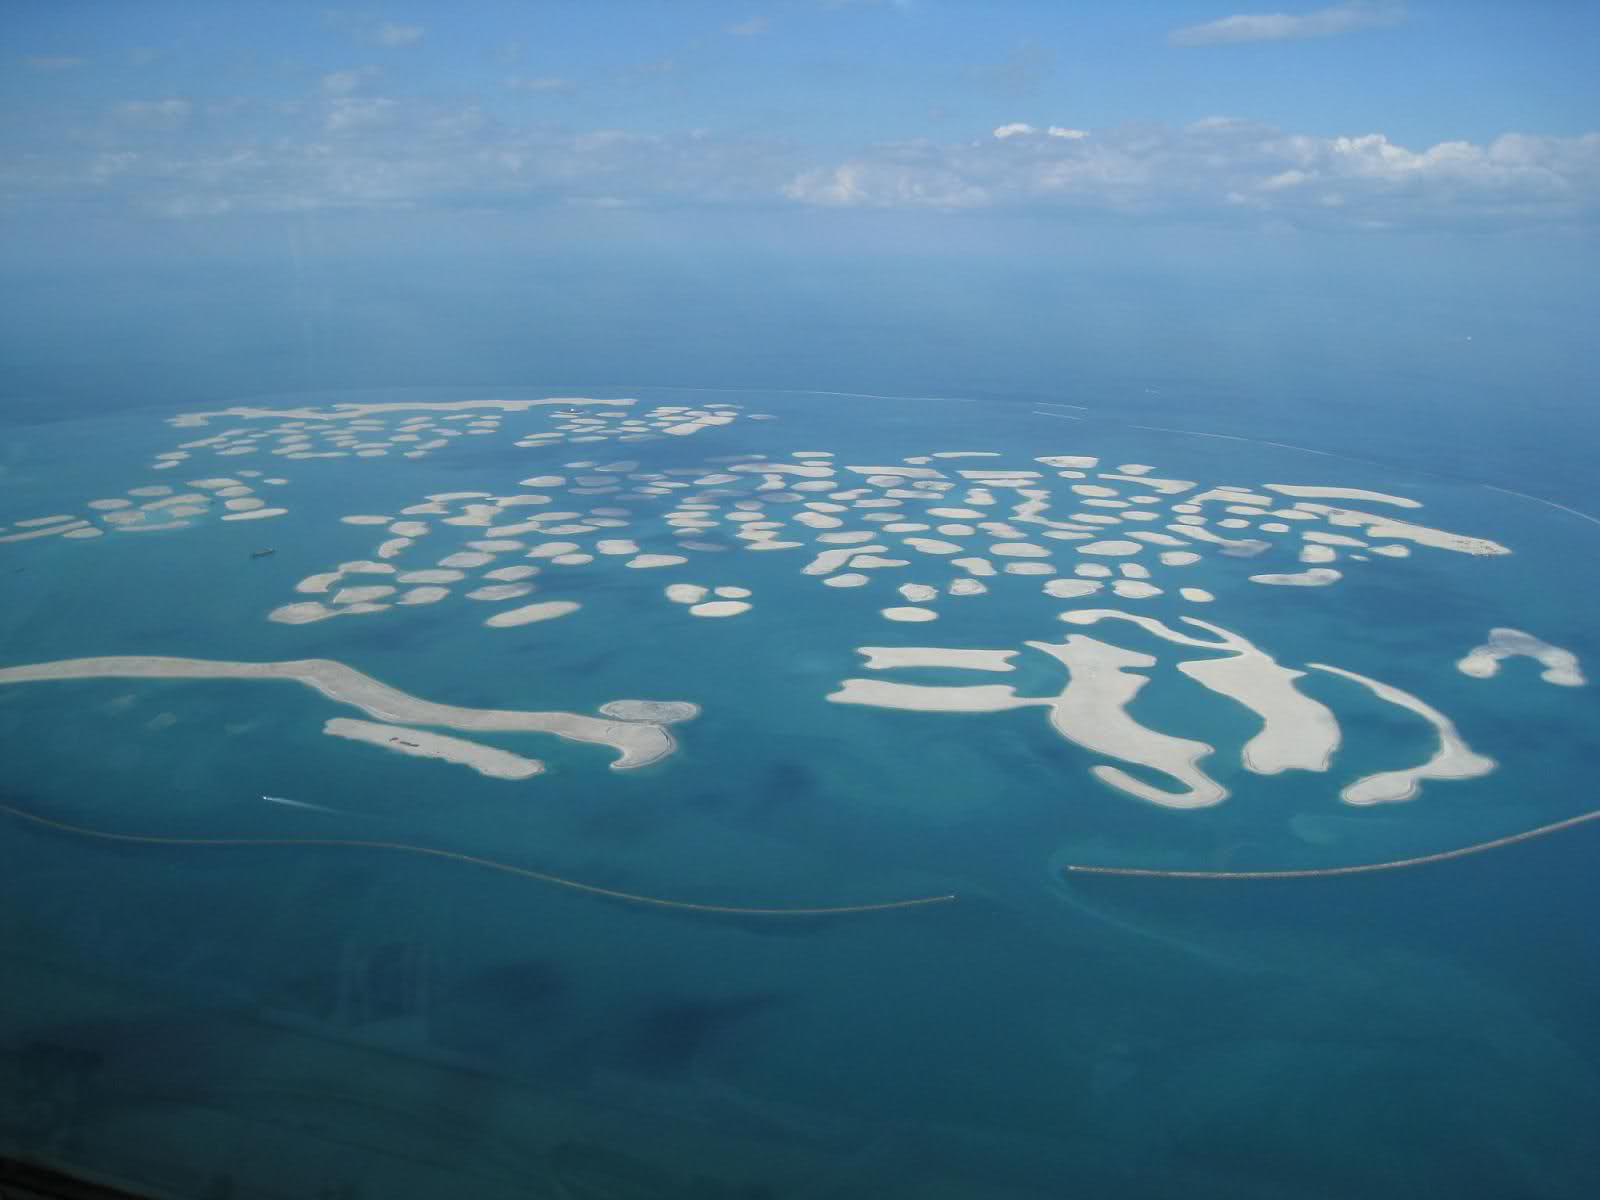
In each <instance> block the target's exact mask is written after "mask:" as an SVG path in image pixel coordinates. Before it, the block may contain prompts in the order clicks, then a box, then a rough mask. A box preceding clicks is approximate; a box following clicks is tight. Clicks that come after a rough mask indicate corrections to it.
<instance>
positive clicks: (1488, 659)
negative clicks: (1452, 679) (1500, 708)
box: [1456, 626, 1588, 687]
mask: <svg viewBox="0 0 1600 1200" xmlns="http://www.w3.org/2000/svg"><path fill="white" fill-rule="evenodd" d="M1504 658H1531V659H1533V660H1534V661H1535V662H1537V663H1538V664H1539V665H1540V666H1541V667H1543V668H1544V670H1543V671H1541V672H1539V678H1540V679H1542V680H1544V681H1545V682H1546V683H1553V684H1555V685H1556V686H1557V687H1582V686H1583V685H1584V684H1585V683H1587V682H1588V681H1587V680H1586V679H1585V678H1584V676H1583V669H1582V668H1581V667H1580V666H1579V665H1578V656H1577V655H1576V654H1574V653H1573V652H1572V651H1570V650H1563V649H1561V648H1560V647H1559V646H1552V645H1551V644H1550V643H1549V642H1545V641H1541V640H1540V639H1539V638H1536V637H1534V636H1533V634H1531V633H1523V632H1522V630H1520V629H1507V628H1505V627H1504V626H1501V627H1499V628H1495V629H1491V630H1490V631H1489V640H1488V641H1487V642H1485V643H1484V644H1483V645H1481V646H1475V647H1473V649H1472V650H1471V651H1469V652H1468V654H1467V656H1466V657H1465V658H1463V659H1462V660H1461V661H1460V662H1458V663H1456V669H1457V670H1459V671H1460V672H1461V673H1462V674H1463V675H1470V676H1472V677H1473V678H1474V679H1492V678H1493V677H1494V676H1496V675H1498V674H1499V673H1500V660H1501V659H1504Z"/></svg>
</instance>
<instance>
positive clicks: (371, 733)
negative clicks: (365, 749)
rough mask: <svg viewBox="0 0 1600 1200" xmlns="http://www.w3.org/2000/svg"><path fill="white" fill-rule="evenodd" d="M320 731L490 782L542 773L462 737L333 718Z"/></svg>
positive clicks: (531, 762)
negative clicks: (440, 764)
mask: <svg viewBox="0 0 1600 1200" xmlns="http://www.w3.org/2000/svg"><path fill="white" fill-rule="evenodd" d="M322 732H323V733H326V734H331V735H332V736H334V737H342V738H349V739H350V740H351V741H356V742H366V743H367V744H368V745H372V746H377V747H379V748H380V749H383V750H392V751H394V752H395V753H397V754H409V755H411V756H412V757H413V758H438V759H442V760H444V761H445V762H448V763H457V764H459V765H460V766H463V767H471V768H472V769H473V770H474V771H476V772H478V774H480V775H487V776H489V777H490V778H491V779H528V778H531V777H532V776H534V775H538V774H541V773H542V772H543V771H544V764H543V763H542V762H540V761H539V760H538V759H536V758H524V757H522V755H520V754H513V753H511V751H509V750H500V749H497V748H496V747H494V746H481V745H479V744H478V743H477V742H469V741H467V740H466V739H465V738H457V737H450V736H449V735H448V734H443V733H427V732H425V731H423V730H420V729H411V728H409V727H407V726H405V725H380V724H378V723H377V722H375V721H356V720H352V719H351V718H349V717H334V718H333V719H331V720H330V721H328V722H327V724H325V725H323V727H322Z"/></svg>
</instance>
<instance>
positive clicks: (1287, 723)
mask: <svg viewBox="0 0 1600 1200" xmlns="http://www.w3.org/2000/svg"><path fill="white" fill-rule="evenodd" d="M1061 619H1062V620H1063V621H1066V622H1069V623H1070V624H1073V625H1093V624H1095V623H1096V622H1098V621H1105V620H1112V621H1127V622H1129V623H1130V624H1133V625H1137V626H1139V628H1141V629H1143V630H1144V631H1145V632H1147V633H1152V634H1154V635H1155V636H1156V637H1159V638H1164V639H1165V640H1167V641H1169V642H1174V643H1176V644H1178V645H1180V646H1194V647H1197V648H1200V649H1204V650H1223V651H1229V652H1230V653H1229V654H1228V656H1227V657H1226V658H1197V659H1190V660H1188V661H1186V662H1180V663H1179V664H1178V670H1179V671H1181V672H1182V673H1183V674H1185V675H1187V676H1188V677H1189V678H1190V679H1193V680H1194V681H1195V682H1196V683H1198V684H1200V685H1201V686H1202V687H1205V688H1209V689H1210V690H1211V691H1213V692H1216V693H1217V694H1218V695H1219V696H1226V697H1227V698H1228V699H1230V700H1232V701H1234V703H1236V704H1239V705H1241V706H1243V707H1244V708H1247V709H1249V710H1250V711H1251V712H1253V713H1254V714H1255V715H1256V716H1257V717H1259V718H1260V720H1261V729H1260V731H1259V732H1258V733H1257V734H1256V735H1255V736H1254V737H1252V738H1251V739H1250V740H1249V741H1248V742H1246V743H1245V745H1244V750H1243V752H1242V754H1241V759H1242V761H1243V763H1244V765H1245V768H1246V769H1247V770H1249V771H1253V772H1255V773H1256V774H1257V775H1277V774H1279V773H1280V772H1283V771H1326V770H1327V769H1328V765H1329V763H1331V762H1332V760H1333V755H1334V752H1335V751H1336V750H1338V748H1339V741H1340V732H1339V721H1338V718H1337V717H1335V716H1334V715H1333V712H1332V710H1331V709H1329V708H1328V707H1327V705H1325V704H1321V703H1319V702H1318V701H1316V700H1313V699H1312V698H1311V697H1309V696H1307V695H1304V694H1303V693H1301V692H1300V691H1299V689H1298V688H1296V687H1295V682H1294V681H1295V680H1296V679H1301V678H1304V676H1305V672H1304V671H1296V670H1293V669H1292V668H1289V667H1285V666H1282V665H1280V664H1279V663H1278V662H1277V660H1276V659H1274V658H1273V657H1272V656H1271V655H1269V654H1267V653H1266V652H1265V651H1264V650H1262V649H1260V648H1259V647H1257V646H1256V645H1254V644H1253V643H1251V642H1250V641H1248V640H1246V639H1245V638H1243V637H1240V636H1239V635H1238V634H1236V633H1230V632H1229V631H1228V630H1226V629H1223V628H1222V627H1221V626H1218V625H1213V624H1211V622H1209V621H1202V620H1200V619H1199V618H1198V617H1184V618H1183V621H1184V623H1185V624H1188V625H1193V626H1195V627H1196V628H1197V629H1204V630H1206V631H1207V632H1208V633H1211V634H1214V635H1215V636H1216V638H1217V639H1218V640H1216V641H1207V640H1206V639H1205V638H1198V637H1195V636H1193V635H1192V634H1188V633H1184V632H1182V631H1181V630H1177V629H1173V628H1172V627H1171V626H1169V625H1166V624H1164V623H1162V622H1161V621H1158V620H1156V619H1155V618H1154V617H1145V616H1138V615H1135V614H1133V613H1124V612H1118V611H1116V610H1115V609H1109V608H1103V609H1102V608H1097V609H1078V610H1075V611H1072V612H1064V613H1062V614H1061Z"/></svg>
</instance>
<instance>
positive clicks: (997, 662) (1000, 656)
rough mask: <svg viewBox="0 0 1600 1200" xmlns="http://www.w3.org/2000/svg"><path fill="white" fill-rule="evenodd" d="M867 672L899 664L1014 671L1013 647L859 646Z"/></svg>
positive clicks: (893, 667)
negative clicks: (992, 648) (996, 648)
mask: <svg viewBox="0 0 1600 1200" xmlns="http://www.w3.org/2000/svg"><path fill="white" fill-rule="evenodd" d="M856 653H857V654H859V655H861V656H863V657H864V658H865V659H866V660H867V661H866V662H864V663H862V664H861V665H862V666H864V667H865V668H866V669H867V670H869V671H892V670H895V669H896V668H899V667H954V668H955V669H957V670H961V671H1014V670H1016V668H1015V667H1013V666H1012V665H1011V659H1013V658H1015V657H1016V656H1017V651H1015V650H946V649H944V648H943V647H940V646H859V647H857V648H856Z"/></svg>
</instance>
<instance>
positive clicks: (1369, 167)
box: [782, 118, 1600, 228]
mask: <svg viewBox="0 0 1600 1200" xmlns="http://www.w3.org/2000/svg"><path fill="white" fill-rule="evenodd" d="M1056 130H1060V132H1059V133H1056V132H1055V131H1056ZM782 194H783V195H784V196H785V197H786V198H788V199H789V200H792V201H795V202H798V203H802V204H813V205H818V206H821V207H829V208H841V207H854V208H893V207H901V206H905V207H934V208H951V209H960V208H974V207H984V208H1024V207H1026V208H1032V209H1036V210H1050V209H1055V210H1062V211H1074V212H1079V213H1095V212H1099V213H1103V214H1117V215H1120V216H1125V217H1126V216H1138V217H1150V218H1161V219H1190V218H1201V219H1213V218H1216V217H1219V216H1221V217H1226V218H1228V219H1231V220H1241V219H1247V218H1248V217H1250V216H1255V217H1259V218H1272V219H1274V220H1284V221H1288V222H1290V223H1294V224H1302V225H1307V226H1328V225H1340V226H1344V227H1351V228H1394V227H1416V228H1421V227H1440V226H1478V227H1488V226H1508V225H1519V224H1550V223H1573V222H1585V223H1587V222H1593V221H1594V220H1595V219H1596V217H1597V216H1600V133H1591V134H1585V135H1583V136H1581V137H1536V136H1532V135H1527V134H1515V133H1513V134H1505V135H1503V136H1501V137H1499V138H1496V139H1494V140H1493V141H1492V142H1489V143H1488V144H1486V145H1479V144H1476V143H1472V142H1465V141H1448V142H1440V143H1439V144H1437V145H1434V146H1431V147H1427V148H1425V149H1421V150H1413V149H1410V148H1408V147H1405V146H1402V145H1398V144H1396V143H1394V142H1391V141H1389V139H1388V138H1386V137H1385V136H1384V135H1383V134H1381V133H1370V134H1363V135H1360V136H1353V137H1352V136H1344V137H1312V136H1307V135H1299V134H1285V133H1283V132H1282V131H1280V130H1277V129H1273V128H1271V127H1269V126H1265V125H1260V124H1255V123H1251V122H1247V121H1241V120H1236V119H1223V118H1212V119H1208V120H1205V121H1200V122H1196V123H1194V124H1192V125H1189V126H1186V127H1183V128H1181V129H1173V128H1169V127H1166V126H1156V125H1130V126H1124V127H1120V128H1117V129H1112V130H1105V131H1099V132H1096V133H1095V134H1094V135H1093V136H1092V137H1091V136H1089V135H1088V134H1087V132H1086V131H1083V130H1074V129H1064V128H1062V127H1059V126H1052V127H1050V130H1049V131H1047V132H1044V133H1041V132H1040V131H1039V130H1038V129H1036V128H1034V127H1033V126H1030V125H1025V124H1022V123H1021V122H1018V123H1015V124H1011V125H1002V126H1001V127H1000V128H998V129H996V130H995V131H994V133H993V135H992V137H990V138H985V139H982V140H979V141H974V142H967V143H958V144H947V145H936V144H933V143H928V142H916V143H905V144H897V145H887V146H877V147H873V148H872V149H871V150H869V151H867V152H865V153H863V154H860V155H857V156H855V157H853V158H851V159H849V160H847V161H845V162H842V163H839V164H837V165H834V166H830V167H819V168H813V169H811V170H808V171H803V172H801V173H799V174H797V175H796V176H795V177H794V178H792V179H791V180H789V181H788V183H786V184H785V185H784V186H783V188H782Z"/></svg>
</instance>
